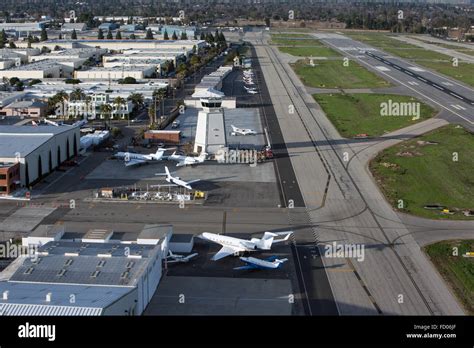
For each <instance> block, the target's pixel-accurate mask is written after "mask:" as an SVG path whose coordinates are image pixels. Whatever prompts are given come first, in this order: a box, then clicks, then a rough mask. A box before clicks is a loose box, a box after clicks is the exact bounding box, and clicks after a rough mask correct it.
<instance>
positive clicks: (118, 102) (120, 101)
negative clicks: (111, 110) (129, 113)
mask: <svg viewBox="0 0 474 348" xmlns="http://www.w3.org/2000/svg"><path fill="white" fill-rule="evenodd" d="M126 104H127V102H126V101H125V99H123V98H122V97H115V99H114V105H115V111H118V114H122V115H123V112H122V111H121V107H122V106H124V105H126ZM116 113H117V112H116ZM119 117H120V116H119Z"/></svg>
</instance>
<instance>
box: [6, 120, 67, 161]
mask: <svg viewBox="0 0 474 348" xmlns="http://www.w3.org/2000/svg"><path fill="white" fill-rule="evenodd" d="M74 128H76V127H71V126H58V127H56V126H43V125H41V126H0V157H6V158H14V157H15V154H16V153H19V154H20V157H22V158H24V157H25V156H27V155H28V154H30V153H31V152H33V151H34V150H36V149H37V148H38V147H39V146H41V145H42V144H44V143H45V142H47V141H48V140H49V139H51V138H52V137H53V136H54V135H56V134H60V133H63V132H66V131H70V130H72V129H74Z"/></svg>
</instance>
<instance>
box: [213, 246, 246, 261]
mask: <svg viewBox="0 0 474 348" xmlns="http://www.w3.org/2000/svg"><path fill="white" fill-rule="evenodd" d="M239 251H244V249H240V248H233V247H230V246H224V247H222V248H221V250H219V251H218V252H217V253H215V255H214V256H213V257H212V258H211V260H212V261H217V260H220V259H222V258H224V257H226V256H229V255H234V254H235V253H238V252H239Z"/></svg>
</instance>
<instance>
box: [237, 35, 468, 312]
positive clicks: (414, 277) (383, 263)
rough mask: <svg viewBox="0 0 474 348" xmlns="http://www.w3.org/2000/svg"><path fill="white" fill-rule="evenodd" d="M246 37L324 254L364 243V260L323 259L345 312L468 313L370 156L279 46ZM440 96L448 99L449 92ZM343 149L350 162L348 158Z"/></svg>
mask: <svg viewBox="0 0 474 348" xmlns="http://www.w3.org/2000/svg"><path fill="white" fill-rule="evenodd" d="M246 40H248V41H250V42H252V43H253V44H254V45H255V48H256V52H257V55H258V59H259V61H260V64H261V65H262V70H263V75H264V77H265V80H266V82H267V85H268V88H269V89H270V90H271V91H272V94H271V98H272V103H273V105H274V107H275V110H276V113H277V117H278V121H279V123H280V127H281V129H282V133H283V137H284V139H285V142H286V144H287V148H288V153H289V156H290V159H291V163H292V165H293V168H294V171H295V175H296V178H297V182H298V185H299V188H300V189H301V193H302V194H303V199H304V202H305V205H306V208H307V213H308V215H309V217H310V223H311V225H312V227H313V232H315V234H316V235H317V236H318V238H319V242H320V244H319V249H320V250H321V252H323V253H324V251H325V246H326V245H327V244H329V243H332V242H336V243H342V244H361V245H364V246H365V259H364V260H363V261H362V262H357V261H355V260H353V259H351V258H349V257H343V258H337V257H324V258H323V261H324V264H325V268H326V272H327V274H328V277H329V280H330V283H331V287H332V290H333V293H334V296H335V298H336V301H337V303H338V309H339V312H340V313H341V314H385V315H387V314H405V315H430V314H462V313H463V310H462V308H461V307H460V305H459V304H458V303H457V301H456V299H455V298H454V296H453V295H452V294H451V292H450V291H449V289H448V288H447V286H446V284H445V283H444V281H443V280H442V278H441V277H440V275H439V274H438V273H437V271H436V270H435V269H434V267H433V265H432V264H431V263H430V262H429V261H428V260H427V258H426V257H425V255H424V254H423V253H422V251H421V250H420V247H419V245H418V244H417V242H416V240H415V239H414V237H413V236H412V235H411V234H410V232H409V230H408V229H407V228H406V227H405V225H404V223H403V221H402V220H401V219H400V217H399V216H398V215H397V214H396V212H394V211H393V210H392V208H391V206H390V205H389V204H388V203H387V202H386V201H385V199H384V197H383V195H382V193H381V192H380V191H379V190H378V187H377V185H376V184H375V182H374V181H373V179H372V177H371V176H370V174H369V173H368V169H367V158H366V157H364V158H362V159H359V158H358V156H357V155H356V152H355V151H354V150H353V148H352V146H351V144H350V143H351V141H350V140H346V139H343V138H341V137H340V136H339V134H338V132H337V131H336V129H335V128H334V127H333V126H332V124H331V123H330V122H329V120H328V119H327V118H326V116H325V114H324V113H323V112H322V110H321V109H320V108H319V106H318V105H317V104H316V103H315V102H314V100H313V99H312V97H311V96H310V95H309V94H308V93H307V92H306V90H305V87H304V86H303V85H302V84H301V82H300V81H299V79H298V77H297V76H296V75H295V74H294V72H293V70H292V69H291V68H290V67H289V66H288V65H287V64H286V63H284V62H282V59H281V57H280V56H279V52H278V50H277V49H275V48H272V47H270V46H268V45H267V44H266V41H265V40H262V36H261V35H260V34H256V33H248V34H247V36H246ZM350 44H353V43H350ZM364 59H370V58H364ZM373 65H375V64H373ZM397 74H400V72H397ZM404 78H405V79H406V76H404ZM440 96H441V97H442V98H448V97H447V96H446V95H445V94H444V93H442V94H440ZM426 127H427V129H429V127H433V125H432V124H429V125H427V126H426ZM409 136H410V134H407V135H406V137H409ZM344 152H347V155H348V159H349V160H348V161H344V157H345V156H344V155H345V154H344ZM326 187H327V189H326Z"/></svg>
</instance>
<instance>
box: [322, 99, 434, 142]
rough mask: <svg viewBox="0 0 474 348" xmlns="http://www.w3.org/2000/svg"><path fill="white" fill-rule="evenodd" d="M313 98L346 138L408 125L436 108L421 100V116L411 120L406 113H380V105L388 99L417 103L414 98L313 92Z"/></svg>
mask: <svg viewBox="0 0 474 348" xmlns="http://www.w3.org/2000/svg"><path fill="white" fill-rule="evenodd" d="M313 98H314V99H315V100H316V101H317V102H318V104H319V105H320V106H321V107H322V108H323V110H324V112H325V113H326V115H327V116H328V118H329V119H330V120H331V122H332V124H333V125H334V126H335V127H336V128H337V130H338V131H339V133H340V134H341V135H342V136H343V137H346V138H352V137H354V136H355V135H357V134H363V133H365V134H368V135H369V136H379V135H382V134H384V133H387V132H391V131H394V130H396V129H400V128H403V127H407V126H409V125H412V124H414V123H416V122H420V121H423V120H424V119H427V118H430V117H432V116H434V115H435V110H433V109H432V108H430V107H429V106H428V105H426V104H423V103H421V102H420V105H421V107H420V119H418V120H416V121H414V120H412V117H409V116H381V115H380V104H381V103H384V102H387V101H388V100H389V99H390V100H392V101H393V102H418V100H417V99H415V98H412V97H408V96H400V95H390V94H364V93H360V94H359V93H357V94H342V93H338V94H315V95H313Z"/></svg>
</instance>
